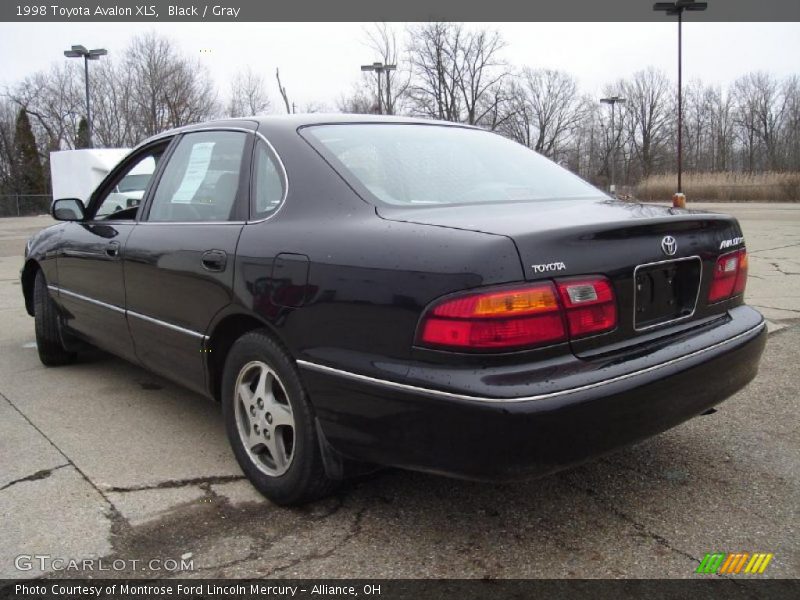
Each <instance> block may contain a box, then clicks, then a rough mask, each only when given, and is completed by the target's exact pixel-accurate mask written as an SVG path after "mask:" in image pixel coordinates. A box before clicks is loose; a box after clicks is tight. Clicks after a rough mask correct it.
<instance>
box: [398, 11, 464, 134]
mask: <svg viewBox="0 0 800 600" xmlns="http://www.w3.org/2000/svg"><path fill="white" fill-rule="evenodd" d="M409 37H410V39H411V43H410V45H409V48H408V61H409V64H410V65H411V69H412V73H413V80H412V83H411V85H410V86H409V88H408V95H409V101H410V103H411V110H412V112H413V113H414V114H418V115H421V116H425V117H430V118H434V119H443V120H445V121H461V108H462V107H461V95H460V93H459V92H460V90H459V85H460V82H459V76H460V71H461V69H460V67H459V65H458V64H457V63H458V61H459V60H460V56H461V55H462V53H463V52H462V49H461V44H462V42H463V37H464V31H463V26H462V25H461V24H458V23H424V24H420V25H416V26H415V27H413V28H411V29H410V30H409Z"/></svg>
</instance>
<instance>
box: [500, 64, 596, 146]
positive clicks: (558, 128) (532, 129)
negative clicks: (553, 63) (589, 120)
mask: <svg viewBox="0 0 800 600" xmlns="http://www.w3.org/2000/svg"><path fill="white" fill-rule="evenodd" d="M512 95H513V98H514V100H513V103H514V107H515V109H514V111H513V116H511V117H510V118H509V119H508V121H507V125H506V126H504V127H502V128H501V130H503V131H506V132H507V134H508V135H509V136H510V137H512V138H513V139H515V140H517V141H518V142H520V143H521V144H525V145H526V146H528V147H529V148H533V149H534V150H536V151H537V152H540V153H542V154H544V155H545V156H549V157H551V158H557V154H558V152H559V150H561V149H562V148H564V146H566V144H567V142H568V140H569V137H570V135H571V134H572V133H574V131H575V130H576V128H577V127H578V125H579V124H580V122H581V120H582V119H583V116H584V113H585V111H586V107H585V104H584V102H583V99H582V98H581V96H580V94H579V93H578V84H577V82H576V81H575V79H573V78H572V77H571V76H570V75H568V74H567V73H564V72H563V71H556V70H553V69H529V68H526V69H524V70H523V72H522V75H521V76H520V78H519V81H518V82H517V83H515V84H514V85H513V86H512Z"/></svg>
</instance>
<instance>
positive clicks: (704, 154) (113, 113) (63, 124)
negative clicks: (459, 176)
mask: <svg viewBox="0 0 800 600" xmlns="http://www.w3.org/2000/svg"><path fill="white" fill-rule="evenodd" d="M364 43H365V46H366V47H367V48H368V53H372V54H373V56H374V58H375V60H379V61H382V62H384V63H385V64H396V65H397V70H396V71H391V72H386V73H384V74H383V78H382V85H381V87H380V95H381V97H380V103H379V102H378V93H379V90H378V85H377V81H376V79H375V77H376V76H375V74H373V73H364V74H362V77H361V79H360V80H359V81H358V82H357V83H356V84H355V85H354V86H353V88H352V89H350V90H347V91H343V92H342V94H341V95H340V96H339V98H338V99H337V100H336V103H335V106H334V107H326V106H325V105H324V104H321V103H311V104H306V105H304V106H297V104H296V103H295V102H293V101H292V99H291V98H292V97H291V90H287V88H286V86H285V85H284V84H283V83H282V81H281V77H280V71H279V70H276V72H275V74H274V84H273V83H272V82H273V79H272V74H268V73H261V72H256V71H254V70H252V69H251V68H246V69H244V70H241V71H239V72H238V73H235V74H234V76H233V79H232V83H231V85H230V89H229V91H228V93H226V94H225V95H224V96H223V97H221V96H220V94H219V92H218V89H217V87H216V85H215V83H214V82H213V80H212V78H211V76H210V74H209V72H208V70H207V69H206V68H205V67H204V66H203V65H202V64H201V63H200V62H199V60H197V59H195V58H191V57H188V56H186V55H185V54H184V53H182V52H181V51H180V49H179V48H178V47H177V45H176V44H175V43H174V42H172V41H171V40H170V39H169V38H167V37H164V36H161V35H158V34H156V33H144V34H141V35H138V36H136V37H134V38H133V39H132V41H131V42H130V44H129V45H128V46H127V47H126V48H125V49H124V50H122V51H120V52H116V53H114V54H112V55H110V56H109V57H106V58H104V59H102V60H101V61H99V62H96V63H93V64H92V69H91V75H90V76H91V87H90V94H91V104H92V113H93V143H94V145H95V146H97V147H129V146H133V145H135V144H136V143H137V142H139V141H141V140H142V139H144V138H146V137H148V136H150V135H153V134H155V133H158V132H160V131H163V130H165V129H169V128H172V127H178V126H181V125H186V124H190V123H194V122H198V121H203V120H207V119H211V118H215V117H223V116H234V117H236V116H245V115H257V114H267V113H270V112H276V113H283V112H301V111H302V112H317V111H322V110H331V109H332V110H338V111H341V112H352V113H374V112H377V110H378V106H380V107H381V111H382V112H384V113H387V114H398V115H410V116H418V117H426V118H435V119H443V120H447V121H453V122H460V123H467V124H471V125H476V126H479V127H483V128H486V129H489V130H492V131H496V132H498V133H500V134H502V135H505V136H507V137H509V138H511V139H513V140H516V141H517V142H519V143H521V144H524V145H526V146H528V147H530V148H532V149H534V150H536V151H538V152H540V153H542V154H544V155H545V156H548V157H549V158H551V159H553V160H555V161H556V162H558V163H560V164H562V165H564V166H565V167H567V168H569V169H571V170H572V171H573V172H575V173H577V174H579V175H580V176H582V177H584V178H585V179H587V180H589V181H592V182H593V183H595V184H597V185H601V186H605V185H607V183H608V182H609V176H610V173H611V170H612V161H615V163H614V165H613V166H614V170H615V173H616V178H617V182H618V184H622V185H634V184H636V183H637V182H639V181H640V180H642V179H644V178H647V177H649V176H651V175H655V174H662V173H670V172H673V171H674V170H675V168H676V152H675V148H676V136H677V109H676V103H677V89H676V85H675V83H674V82H673V81H672V80H671V79H670V78H669V77H667V75H666V74H665V73H663V72H661V71H659V70H656V69H653V68H648V69H644V70H641V71H638V72H636V73H633V74H631V75H630V76H628V77H624V78H620V79H618V80H616V81H612V82H609V83H608V84H607V85H606V86H604V88H603V91H602V95H603V96H612V95H615V96H621V97H623V98H625V103H624V104H622V103H620V104H617V105H616V115H615V119H614V123H613V127H612V121H611V118H610V117H611V114H610V109H609V107H608V105H603V104H600V103H599V98H597V97H594V96H591V95H589V94H586V93H585V92H583V91H581V89H580V86H579V84H578V82H577V80H576V78H575V77H574V76H572V75H571V74H569V73H567V72H564V71H560V70H554V69H546V68H539V67H536V66H535V65H529V66H519V65H513V64H511V63H509V62H508V61H507V60H505V58H504V54H505V51H506V49H507V47H506V42H505V41H504V40H503V38H502V35H501V34H500V33H499V32H498V31H495V30H492V29H488V28H479V27H474V26H468V25H463V24H459V23H435V22H434V23H419V24H412V25H410V26H408V27H407V28H406V29H404V30H401V29H398V28H394V27H392V26H389V25H386V24H375V25H372V26H370V27H368V28H365V31H364ZM77 62H79V61H61V62H58V63H54V64H53V65H52V66H51V67H50V68H49V69H47V70H44V71H40V72H37V73H33V74H31V75H29V76H28V77H26V78H25V79H23V80H22V81H20V82H18V83H16V84H14V85H12V86H9V87H8V88H7V89H6V90H5V91H4V92H3V94H2V96H0V194H3V193H6V194H8V193H46V191H45V192H41V190H46V189H47V187H48V182H47V177H48V168H47V157H48V156H49V152H50V151H53V150H59V149H70V148H77V147H85V146H87V145H88V142H89V141H88V136H87V133H88V132H87V128H86V122H85V96H84V88H83V70H82V68H81V66H80V65H78V64H76V63H77ZM272 85H275V87H276V88H277V90H278V91H279V96H280V102H277V103H275V104H273V102H272V101H271V98H270V96H271V94H270V93H269V91H268V88H269V87H271V86H272ZM683 111H684V112H683V114H684V118H683V141H684V169H685V170H687V171H703V172H720V173H722V172H745V173H759V172H764V171H778V172H793V171H800V135H799V134H800V76H798V75H791V76H788V77H785V78H778V77H776V76H774V75H772V74H770V73H768V72H753V73H747V74H743V75H742V76H741V77H739V78H738V79H737V80H735V81H734V82H733V83H731V84H730V85H727V86H711V85H707V84H705V83H703V82H702V81H691V82H689V83H688V84H687V85H685V87H684V95H683ZM615 147H616V152H615V151H614V148H615Z"/></svg>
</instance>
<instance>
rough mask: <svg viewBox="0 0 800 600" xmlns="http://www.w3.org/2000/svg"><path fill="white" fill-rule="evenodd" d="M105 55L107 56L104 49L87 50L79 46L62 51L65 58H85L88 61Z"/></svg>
mask: <svg viewBox="0 0 800 600" xmlns="http://www.w3.org/2000/svg"><path fill="white" fill-rule="evenodd" d="M106 54H108V50H106V49H105V48H95V49H93V50H87V49H86V46H81V45H80V44H77V45H75V46H72V48H70V49H69V50H64V56H66V57H67V58H87V59H89V60H98V59H99V58H100V57H101V56H105V55H106Z"/></svg>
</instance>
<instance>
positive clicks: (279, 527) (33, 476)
mask: <svg viewBox="0 0 800 600" xmlns="http://www.w3.org/2000/svg"><path fill="white" fill-rule="evenodd" d="M706 206H708V207H710V208H712V209H713V210H722V211H726V212H732V213H734V214H735V215H736V216H738V217H739V218H740V220H741V223H742V226H743V228H744V232H745V236H746V241H747V247H748V250H749V252H750V257H751V263H750V280H749V284H748V290H747V299H748V302H749V303H750V304H752V305H755V306H757V307H759V308H760V310H762V312H763V313H764V315H765V316H766V317H767V318H768V319H769V327H770V339H769V342H768V344H767V350H766V354H765V356H764V359H763V362H762V367H761V372H760V374H759V376H758V378H757V379H756V380H755V381H754V382H753V383H752V384H751V385H750V386H749V387H748V388H746V389H745V390H743V391H741V392H740V393H739V394H737V395H736V396H735V397H733V398H731V399H730V400H728V401H727V402H725V403H724V404H723V405H722V406H721V407H720V410H719V412H717V413H716V414H714V415H710V416H704V417H699V418H697V419H694V420H692V421H690V422H688V423H685V424H684V425H682V426H680V427H678V428H676V429H673V430H671V431H669V432H667V433H665V434H662V435H660V436H658V437H656V438H654V439H651V440H648V441H646V442H643V443H641V444H639V445H637V446H634V447H631V448H627V449H623V450H621V451H619V452H617V453H615V454H612V455H610V456H606V457H604V458H601V459H599V460H597V461H595V462H592V463H590V464H587V465H584V466H581V467H579V468H576V469H573V470H571V471H568V472H565V473H561V474H558V475H555V476H551V477H548V478H546V479H541V480H535V481H526V482H522V483H516V484H505V485H485V484H477V483H468V482H461V481H452V480H448V479H443V478H439V477H435V476H429V475H422V474H417V473H407V472H400V471H394V470H388V471H384V472H381V473H379V474H376V475H373V476H371V477H368V478H366V479H363V480H360V481H358V482H355V483H352V484H350V485H349V486H347V487H346V488H345V489H344V490H342V491H341V492H340V493H339V494H338V495H336V496H335V497H333V498H330V499H327V500H324V501H321V502H318V503H316V504H313V505H310V506H306V507H303V508H300V509H286V508H279V507H276V506H274V505H272V504H271V503H270V502H268V501H266V500H264V499H263V498H262V497H260V496H259V495H257V493H256V492H255V491H254V490H253V489H252V488H251V487H250V485H249V484H248V483H247V481H246V480H244V479H243V477H242V475H241V472H240V471H239V469H238V467H237V465H236V463H235V461H234V459H233V455H232V454H231V452H230V450H229V449H228V445H227V441H226V439H225V434H224V429H223V424H222V418H221V415H220V411H219V410H218V407H217V406H216V405H215V404H212V403H211V402H209V401H206V400H204V399H202V398H200V397H198V396H196V395H194V394H192V393H190V392H188V391H185V390H183V389H181V388H179V387H177V386H176V385H173V384H172V383H169V382H167V381H165V380H163V379H161V378H159V377H156V376H154V375H151V374H149V373H148V372H146V371H144V370H142V369H140V368H138V367H136V366H133V365H131V364H128V363H126V362H124V361H122V360H119V359H116V358H113V357H110V356H107V355H104V354H100V353H98V354H96V355H92V356H86V357H84V358H82V359H81V360H80V361H79V362H78V363H77V364H74V365H71V366H68V367H62V368H54V369H47V368H45V367H43V366H42V365H41V364H40V363H39V360H38V358H37V356H36V349H35V344H34V333H33V320H32V319H31V318H30V317H28V316H27V314H26V313H25V310H24V306H23V300H22V294H21V290H20V285H19V279H18V271H19V268H20V266H21V260H22V251H23V248H24V245H25V240H26V238H27V237H28V236H29V235H30V234H31V233H33V232H34V231H36V230H37V229H39V228H41V227H44V226H46V225H48V224H49V223H51V222H52V221H51V220H50V219H49V217H28V218H8V219H0V457H2V461H0V514H1V515H2V526H1V527H0V539H2V543H0V577H4V578H11V577H39V576H42V575H52V574H53V572H52V570H48V569H45V570H44V571H42V570H41V569H40V568H39V567H40V566H41V563H38V562H37V561H36V559H33V560H31V561H27V560H25V559H23V560H22V562H20V561H19V560H16V557H18V556H20V555H23V556H33V555H49V556H50V557H54V558H59V557H60V558H67V559H69V558H73V559H86V558H104V559H107V562H106V564H110V561H112V560H114V559H126V560H127V561H128V563H126V566H125V570H124V571H120V572H118V573H115V572H105V573H102V575H132V576H155V577H162V576H175V575H180V576H189V577H217V576H221V577H364V578H373V577H579V578H587V577H638V578H650V577H695V576H696V575H694V570H695V569H696V568H697V565H698V564H699V562H700V560H701V559H702V557H703V556H704V554H705V553H707V552H716V551H722V552H734V551H746V552H771V553H774V555H775V557H774V559H773V560H772V562H771V564H770V565H769V568H768V569H767V571H766V573H765V574H764V575H763V576H767V577H784V578H785V577H792V578H796V577H799V576H800V541H798V540H799V539H800V536H798V533H800V532H798V524H800V514H799V513H800V502H799V501H798V499H799V498H800V426H799V425H798V422H799V421H798V408H800V399H798V392H800V374H798V369H797V367H798V356H799V355H798V348H800V204H794V205H790V204H769V205H766V204H745V205H742V204H740V205H703V207H706ZM719 376H720V377H721V378H722V377H725V373H724V372H721V373H720V374H719ZM181 557H183V560H184V561H191V562H193V570H191V571H185V572H177V573H176V572H171V571H166V570H156V569H158V568H159V567H160V566H161V567H163V566H166V565H171V564H172V563H168V562H167V561H168V560H175V561H176V562H180V561H181ZM153 559H157V560H161V561H162V563H150V561H151V560H153ZM132 561H140V562H132ZM15 563H17V565H18V566H22V567H25V566H26V565H28V564H31V568H30V570H18V569H17V568H16V566H15ZM95 564H97V563H95ZM115 564H120V563H115ZM46 566H47V565H46ZM60 575H68V576H87V575H94V576H98V575H100V573H96V572H95V573H91V572H89V571H87V570H79V571H73V572H70V573H61V574H60Z"/></svg>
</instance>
